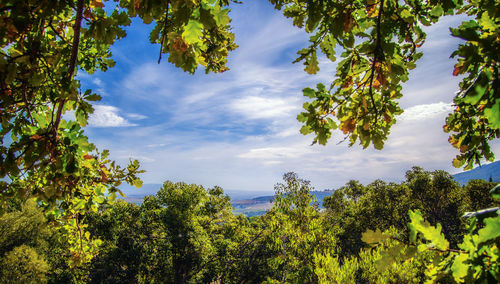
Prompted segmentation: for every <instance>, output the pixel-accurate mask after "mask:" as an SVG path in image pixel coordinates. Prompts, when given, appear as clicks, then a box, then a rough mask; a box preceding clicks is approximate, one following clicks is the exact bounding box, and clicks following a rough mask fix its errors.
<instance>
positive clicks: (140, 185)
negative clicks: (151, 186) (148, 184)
mask: <svg viewBox="0 0 500 284" xmlns="http://www.w3.org/2000/svg"><path fill="white" fill-rule="evenodd" d="M134 186H135V187H137V188H141V187H142V180H140V179H136V180H134Z"/></svg>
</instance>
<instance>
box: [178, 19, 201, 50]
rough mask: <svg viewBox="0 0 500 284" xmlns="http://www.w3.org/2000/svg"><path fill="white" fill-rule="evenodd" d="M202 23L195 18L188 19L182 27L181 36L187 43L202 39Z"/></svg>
mask: <svg viewBox="0 0 500 284" xmlns="http://www.w3.org/2000/svg"><path fill="white" fill-rule="evenodd" d="M202 29H203V25H202V24H201V23H200V22H198V21H195V20H189V22H188V24H187V25H186V26H185V27H184V32H183V33H182V38H183V39H184V41H185V42H186V43H187V44H195V43H199V42H201V41H202V39H201V38H202V36H203V31H202Z"/></svg>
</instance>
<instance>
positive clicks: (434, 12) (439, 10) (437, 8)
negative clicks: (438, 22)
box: [430, 5, 443, 17]
mask: <svg viewBox="0 0 500 284" xmlns="http://www.w3.org/2000/svg"><path fill="white" fill-rule="evenodd" d="M430 14H431V16H434V17H441V16H442V15H443V7H441V5H437V6H435V7H434V8H432V10H431V13H430Z"/></svg>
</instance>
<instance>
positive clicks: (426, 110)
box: [399, 102, 453, 120]
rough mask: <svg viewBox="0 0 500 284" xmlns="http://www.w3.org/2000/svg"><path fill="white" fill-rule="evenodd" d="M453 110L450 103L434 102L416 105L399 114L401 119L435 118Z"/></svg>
mask: <svg viewBox="0 0 500 284" xmlns="http://www.w3.org/2000/svg"><path fill="white" fill-rule="evenodd" d="M452 110H453V106H452V104H450V103H444V102H439V103H434V104H425V105H416V106H412V107H410V108H407V109H405V111H404V112H403V114H401V116H399V118H400V119H401V120H422V119H430V118H435V117H436V116H441V115H443V114H445V113H449V112H450V111H452Z"/></svg>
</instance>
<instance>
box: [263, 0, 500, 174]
mask: <svg viewBox="0 0 500 284" xmlns="http://www.w3.org/2000/svg"><path fill="white" fill-rule="evenodd" d="M270 1H271V2H272V3H273V4H274V5H275V7H276V8H277V9H282V10H283V14H284V15H285V16H286V17H289V18H292V19H293V24H294V25H295V26H298V27H300V28H304V29H305V31H306V32H308V33H311V34H312V36H311V37H310V39H309V41H310V46H308V47H307V48H304V49H302V50H300V51H298V55H299V56H298V58H297V59H296V60H295V61H294V62H300V61H303V62H304V65H305V69H304V70H305V71H306V72H307V73H309V74H315V73H316V72H317V71H318V70H319V67H318V59H317V53H318V52H319V51H321V52H322V53H323V54H325V55H326V57H327V58H328V59H329V60H330V61H332V62H334V61H336V59H337V58H336V53H338V52H339V51H341V52H342V53H341V58H342V60H341V61H340V62H339V63H338V65H337V73H336V77H335V78H334V80H333V82H332V83H331V84H330V86H329V87H326V86H325V85H323V84H318V85H317V87H316V89H313V88H305V89H304V90H303V93H304V96H306V97H308V98H310V99H311V101H310V102H306V103H305V104H304V112H302V113H300V114H299V115H298V116H297V119H298V120H299V121H300V122H302V123H303V124H304V126H303V127H302V129H301V132H302V133H303V134H309V133H312V132H314V134H315V137H314V140H313V144H314V143H319V144H326V143H327V141H328V139H329V138H330V137H331V135H332V131H333V130H335V129H339V130H341V131H342V132H343V133H344V135H345V137H346V139H349V143H350V145H351V146H352V145H354V144H355V143H356V142H357V141H359V143H360V144H361V145H362V146H363V148H367V147H368V146H369V145H370V144H372V145H373V146H374V147H375V148H376V149H382V148H383V146H384V141H385V140H386V139H387V136H388V135H389V131H390V128H391V126H392V125H394V123H395V122H396V116H397V115H399V114H401V113H402V112H403V110H402V109H401V108H400V107H399V105H398V101H397V100H398V99H399V98H401V97H402V96H403V93H402V85H401V84H402V83H403V82H405V81H407V80H408V79H409V78H408V75H409V70H411V69H413V68H415V67H416V62H417V60H418V59H419V58H420V57H421V56H422V53H421V52H419V48H420V47H421V46H422V45H423V44H424V42H425V37H426V34H425V33H424V32H423V30H422V26H430V25H432V24H433V23H436V22H438V21H439V19H440V18H441V17H442V16H444V15H454V14H467V15H469V16H470V18H471V20H467V21H464V22H463V23H462V25H461V26H460V27H459V28H457V29H451V33H452V35H453V36H455V37H459V38H461V39H463V40H464V41H465V42H464V43H463V44H460V45H459V47H458V49H457V50H456V51H455V52H453V54H452V56H453V57H457V58H458V62H457V64H456V65H455V69H454V70H453V75H455V76H457V75H459V74H465V78H464V79H463V81H462V82H461V83H460V92H459V93H458V94H457V95H456V96H455V99H454V105H455V107H456V108H455V110H454V112H453V113H452V114H450V115H449V116H448V118H447V119H446V125H445V126H444V131H446V132H449V133H450V139H449V141H450V143H451V144H452V145H453V146H454V147H456V148H458V149H460V154H459V155H458V156H457V157H456V158H455V160H454V161H453V165H454V166H456V167H460V166H463V165H464V164H466V169H470V168H472V166H473V164H474V163H479V162H480V159H481V158H485V159H486V160H488V161H493V160H494V153H493V152H492V151H491V149H490V146H489V144H488V142H489V141H491V140H493V139H497V138H500V92H499V90H500V75H499V69H500V63H499V62H500V42H499V41H498V34H499V29H500V20H499V19H500V4H499V2H498V1H495V0H481V1H476V0H466V1H448V0H438V1H420V0H419V1H397V0H349V1H310V0H270ZM450 72H451V70H450Z"/></svg>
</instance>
